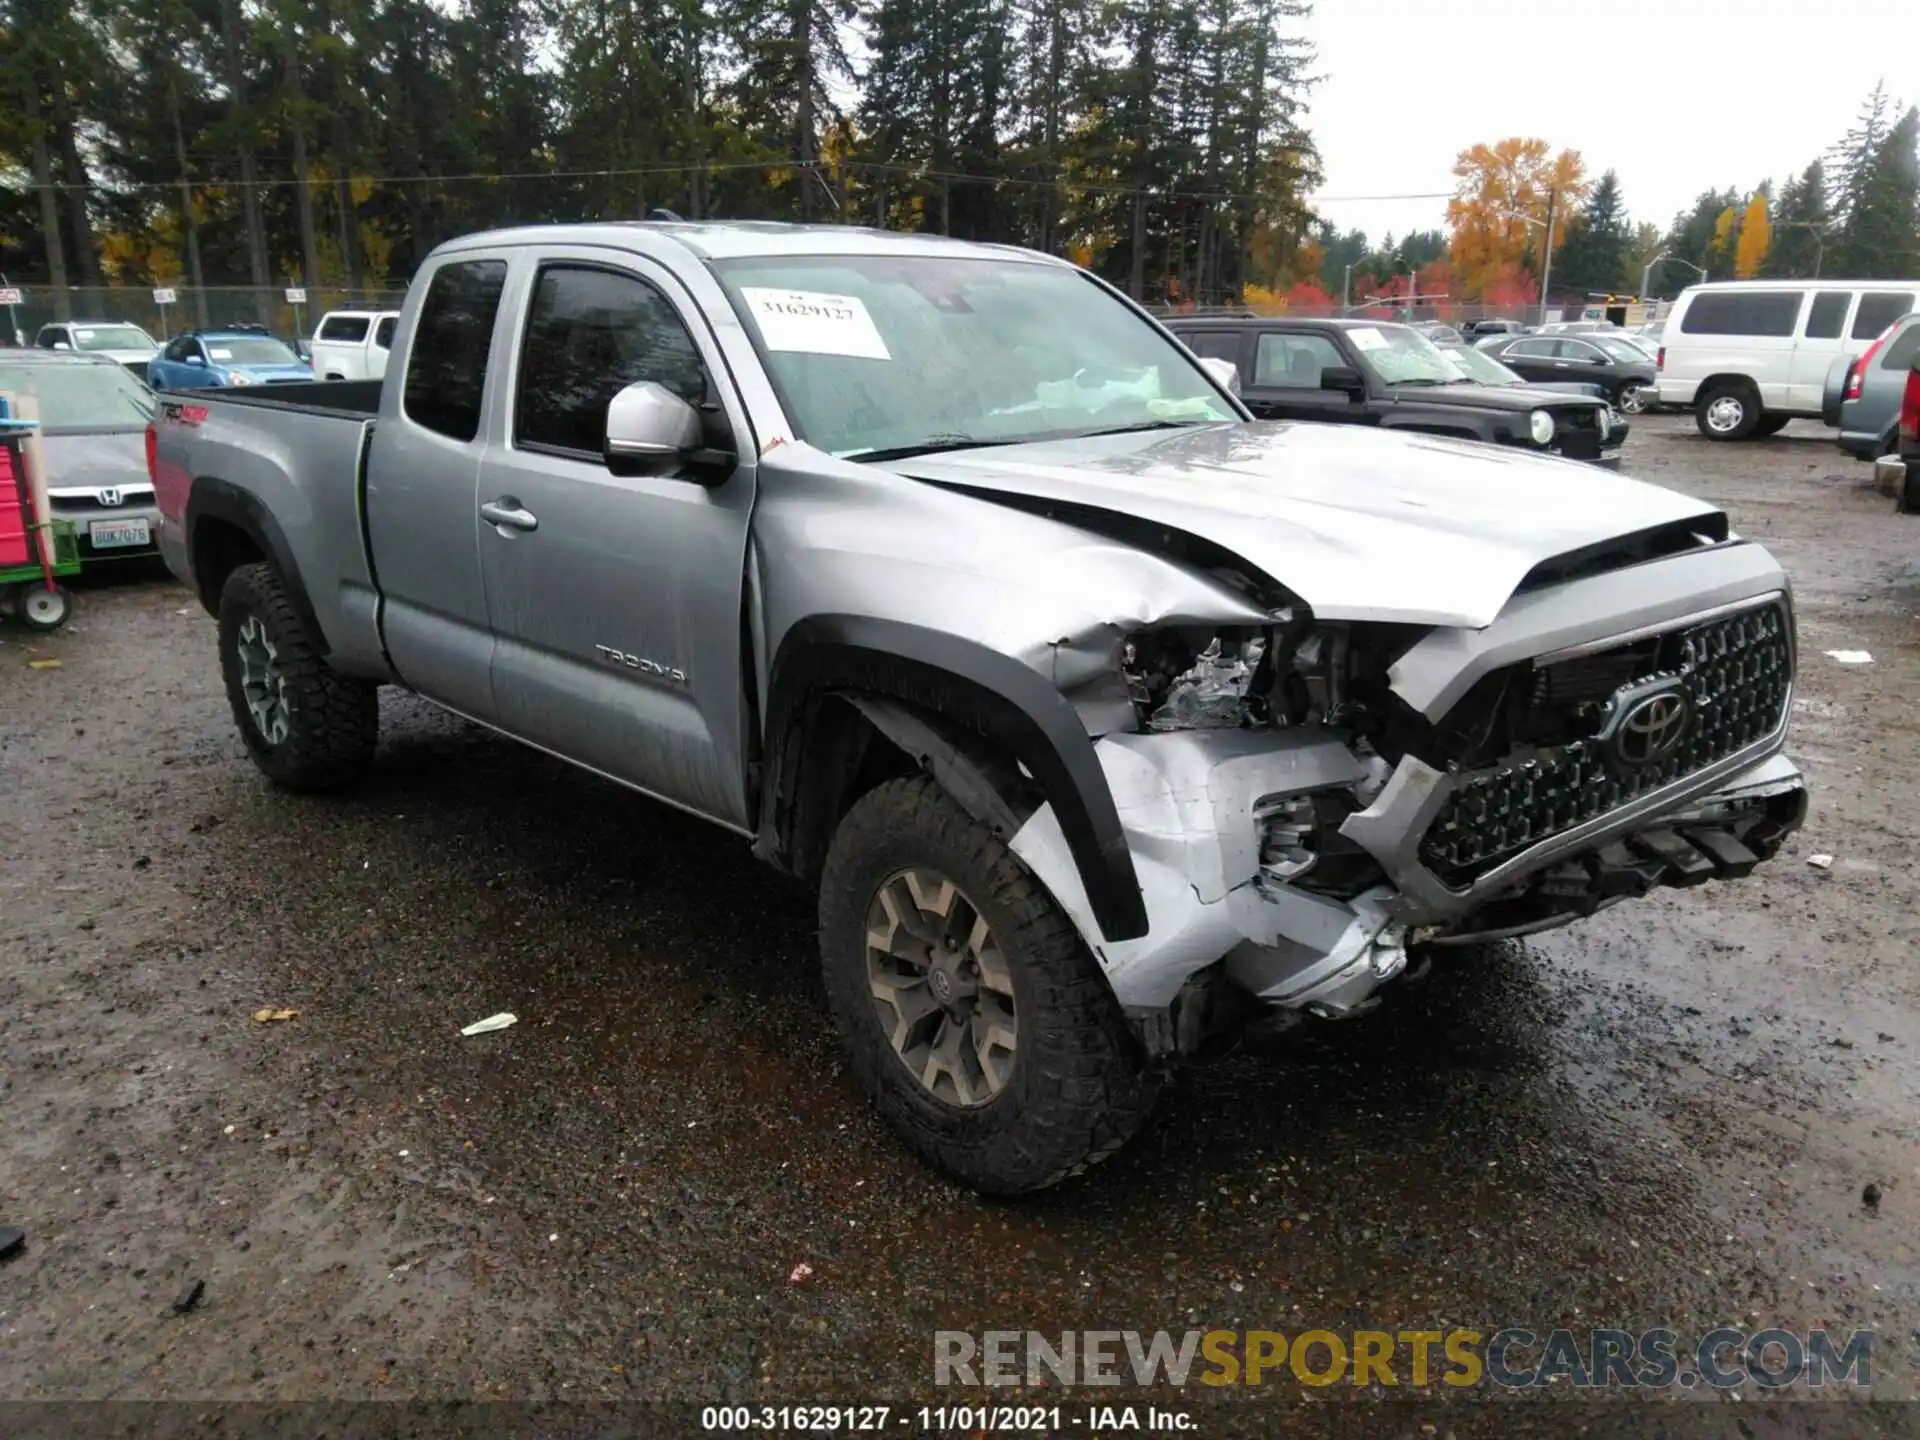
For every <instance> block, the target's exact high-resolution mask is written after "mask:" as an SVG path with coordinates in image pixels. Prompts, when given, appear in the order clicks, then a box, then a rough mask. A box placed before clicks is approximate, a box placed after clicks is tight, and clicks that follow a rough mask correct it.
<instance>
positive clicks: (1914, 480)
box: [1894, 460, 1920, 515]
mask: <svg viewBox="0 0 1920 1440" xmlns="http://www.w3.org/2000/svg"><path fill="white" fill-rule="evenodd" d="M1894 507H1895V509H1897V510H1898V511H1899V513H1900V514H1902V515H1920V460H1909V461H1908V462H1907V474H1906V478H1905V479H1904V480H1902V481H1901V482H1900V495H1899V498H1898V499H1896V500H1895V501H1894Z"/></svg>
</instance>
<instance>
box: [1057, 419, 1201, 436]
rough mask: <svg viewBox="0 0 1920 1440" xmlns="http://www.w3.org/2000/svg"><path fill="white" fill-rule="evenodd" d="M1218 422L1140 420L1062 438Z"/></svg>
mask: <svg viewBox="0 0 1920 1440" xmlns="http://www.w3.org/2000/svg"><path fill="white" fill-rule="evenodd" d="M1219 423H1220V422H1219V421H1218V420H1142V421H1140V423H1139V424H1137V425H1114V426H1111V427H1109V428H1106V429H1100V430H1076V431H1074V432H1073V433H1072V434H1071V435H1065V436H1062V437H1061V438H1062V439H1066V440H1084V439H1087V438H1088V437H1090V436H1093V435H1132V434H1134V433H1136V432H1137V431H1141V430H1191V429H1192V428H1193V427H1194V426H1196V425H1218V424H1219Z"/></svg>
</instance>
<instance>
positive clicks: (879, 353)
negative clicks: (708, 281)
mask: <svg viewBox="0 0 1920 1440" xmlns="http://www.w3.org/2000/svg"><path fill="white" fill-rule="evenodd" d="M740 298H741V299H743V300H745V301H746V302H747V309H748V310H749V311H751V312H752V314H753V320H754V323H755V324H756V325H758V326H759V327H760V338H761V339H762V340H764V341H766V345H767V348H768V349H769V350H799V351H804V352H805V353H807V354H809V355H850V356H852V357H853V358H855V359H858V360H891V359H892V358H893V356H892V355H890V354H889V353H888V352H887V342H886V341H884V340H882V339H881V338H880V332H879V330H877V329H876V328H875V327H874V323H873V317H872V316H871V315H869V314H868V313H867V307H866V304H865V303H864V302H863V301H862V300H861V299H860V297H859V296H858V295H828V294H826V293H824V292H822V291H819V290H769V289H765V288H763V287H760V286H756V285H742V286H741V287H740Z"/></svg>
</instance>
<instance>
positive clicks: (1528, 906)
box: [1012, 546, 1805, 1057]
mask: <svg viewBox="0 0 1920 1440" xmlns="http://www.w3.org/2000/svg"><path fill="white" fill-rule="evenodd" d="M1729 548H1730V549H1741V550H1744V551H1747V552H1750V553H1749V554H1747V555H1746V556H1744V557H1743V558H1742V560H1741V562H1740V564H1739V565H1737V566H1730V565H1729V563H1728V562H1727V561H1726V560H1725V559H1724V558H1722V559H1716V560H1715V561H1713V563H1712V564H1711V565H1710V566H1707V567H1706V568H1705V569H1700V568H1698V567H1696V570H1695V571H1694V572H1689V571H1688V570H1687V568H1686V566H1687V563H1688V562H1687V561H1686V560H1684V559H1678V558H1676V559H1673V560H1667V561H1664V562H1662V563H1660V564H1655V565H1649V566H1647V567H1645V573H1643V574H1642V575H1640V576H1638V577H1634V578H1633V579H1632V580H1630V581H1629V582H1627V583H1629V584H1637V585H1639V586H1641V587H1643V588H1644V589H1645V593H1644V594H1643V595H1641V597H1640V601H1638V602H1636V603H1634V604H1628V603H1626V602H1625V601H1624V600H1623V599H1622V596H1623V595H1624V594H1625V593H1627V592H1623V591H1622V590H1621V589H1620V588H1619V587H1620V585H1621V583H1622V582H1621V579H1620V577H1619V576H1618V575H1617V574H1616V575H1607V576H1599V577H1588V578H1583V579H1576V580H1574V581H1572V582H1569V583H1565V584H1561V585H1558V586H1556V587H1552V588H1550V589H1545V590H1543V593H1542V594H1540V595H1537V596H1524V595H1523V596H1520V597H1516V602H1515V604H1514V605H1513V606H1512V607H1510V609H1511V613H1508V614H1503V615H1502V617H1501V618H1500V619H1499V620H1498V621H1496V622H1495V624H1494V625H1493V626H1490V627H1487V628H1486V629H1484V630H1479V631H1454V630H1446V629H1434V628H1431V627H1424V626H1412V625H1400V624H1390V623H1384V622H1366V621H1363V622H1341V621H1331V620H1326V619H1321V618H1316V617H1314V616H1313V615H1311V614H1310V613H1308V612H1307V610H1306V609H1305V608H1304V607H1303V606H1300V605H1298V604H1292V605H1281V606H1277V607H1274V608H1272V609H1270V610H1269V611H1268V614H1269V616H1270V619H1269V621H1268V623H1265V624H1257V625H1234V626H1223V627H1216V626H1206V625H1179V626H1170V627H1158V628H1153V629H1149V630H1146V631H1142V632H1138V633H1134V634H1130V635H1127V636H1125V637H1124V638H1123V639H1122V640H1121V641H1120V643H1119V644H1118V646H1117V647H1116V653H1115V655H1114V657H1113V659H1112V662H1111V664H1110V666H1109V670H1108V676H1107V678H1106V679H1105V680H1104V681H1103V680H1102V679H1101V678H1100V677H1097V676H1094V675H1091V674H1087V673H1085V672H1084V671H1083V672H1082V673H1081V674H1079V675H1077V676H1076V681H1077V683H1076V684H1075V685H1074V686H1073V687H1072V688H1071V689H1069V691H1068V698H1069V699H1071V700H1073V701H1074V702H1075V704H1076V707H1077V708H1080V710H1081V713H1082V715H1083V718H1084V719H1086V720H1087V722H1088V729H1089V731H1090V732H1091V733H1094V734H1096V735H1098V736H1099V739H1098V741H1097V744H1096V753H1097V755H1098V756H1099V759H1100V762H1101V766H1102V768H1103V770H1104V772H1105V776H1106V779H1107V782H1108V784H1109V786H1110V789H1111V792H1112V795H1113V798H1114V802H1115V805H1116V808H1117V809H1118V812H1119V815H1120V819H1121V822H1122V826H1123V829H1124V832H1125V835H1126V839H1127V844H1128V846H1129V848H1130V850H1131V852H1132V858H1133V862H1134V868H1135V871H1136V873H1137V875H1138V877H1139V881H1140V886H1141V891H1142V895H1143V897H1144V899H1145V901H1146V908H1147V912H1148V916H1149V920H1150V927H1149V931H1148V933H1147V934H1146V935H1144V936H1142V937H1139V938H1137V939H1131V940H1122V941H1117V942H1115V941H1110V940H1108V939H1106V938H1105V937H1104V936H1102V935H1101V933H1100V932H1099V929H1098V927H1096V926H1093V925H1091V924H1090V923H1089V922H1088V918H1087V910H1086V902H1085V896H1084V894H1083V893H1081V891H1080V888H1079V881H1078V877H1077V874H1076V873H1075V870H1074V866H1073V864H1072V861H1071V858H1070V856H1069V855H1068V853H1067V850H1066V847H1065V844H1064V842H1063V840H1062V838H1061V836H1060V834H1059V827H1058V825H1057V824H1055V823H1053V822H1052V818H1051V813H1050V811H1049V810H1048V809H1045V808H1043V809H1041V810H1039V811H1038V812H1036V813H1035V814H1033V815H1032V816H1031V817H1030V818H1029V819H1028V820H1027V821H1026V823H1025V824H1024V825H1023V826H1022V827H1021V828H1020V830H1019V832H1018V833H1017V834H1016V835H1015V836H1014V837H1013V840H1012V848H1013V849H1014V851H1015V853H1016V854H1018V855H1019V856H1020V857H1021V858H1022V860H1023V861H1024V862H1025V863H1026V864H1027V865H1028V866H1029V867H1030V868H1031V869H1033V870H1034V871H1035V873H1036V874H1038V875H1039V876H1040V878H1041V879H1042V880H1043V881H1044V882H1045V883H1046V884H1048V886H1049V887H1050V888H1051V889H1052V890H1053V892H1054V894H1055V896H1056V898H1057V899H1058V900H1059V901H1060V903H1061V904H1062V905H1063V907H1064V908H1065V909H1066V910H1067V911H1068V912H1069V914H1071V915H1072V916H1073V917H1074V918H1075V920H1076V922H1077V923H1078V924H1079V926H1080V929H1081V931H1082V934H1083V935H1085V936H1086V938H1087V940H1088V943H1089V944H1090V945H1091V946H1092V947H1093V949H1094V951H1095V954H1096V956H1097V957H1098V959H1099V961H1100V963H1101V965H1102V967H1103V969H1104V970H1105V973H1106V975H1107V977H1108V979H1109V980H1110V982H1111V983H1112V985H1113V988H1114V991H1115V993H1116V995H1117V996H1118V997H1119V999H1120V1000H1121V1002H1122V1004H1123V1006H1125V1007H1126V1009H1127V1011H1128V1013H1129V1014H1130V1015H1131V1016H1132V1017H1133V1018H1134V1020H1135V1024H1136V1026H1137V1028H1138V1029H1139V1031H1140V1033H1141V1035H1142V1036H1143V1038H1144V1039H1145V1041H1146V1044H1147V1046H1148V1049H1149V1050H1150V1051H1151V1052H1153V1053H1154V1054H1156V1055H1159V1056H1163V1057H1164V1056H1170V1055H1175V1054H1180V1053H1186V1052H1188V1051H1191V1050H1193V1049H1195V1048H1197V1047H1198V1046H1199V1045H1201V1044H1202V1043H1203V1042H1204V1040H1205V1039H1206V1037H1207V1036H1208V1034H1209V1033H1210V1032H1212V1031H1214V1030H1216V1029H1218V1028H1219V1027H1220V1026H1221V1025H1223V1024H1225V1023H1228V1022H1229V1021H1237V1020H1239V1019H1243V1018H1245V1013H1246V1012H1248V1011H1251V1012H1252V1013H1253V1014H1254V1015H1256V1016H1265V1017H1266V1018H1268V1019H1288V1018H1293V1017H1297V1016H1298V1015H1300V1014H1303V1013H1305V1014H1313V1015H1318V1016H1322V1017H1327V1018H1336V1017H1343V1016H1348V1015H1354V1014H1358V1013H1360V1012H1362V1011H1364V1010H1366V1009H1368V1008H1370V1007H1371V1006H1372V1005H1373V1004H1374V1003H1376V1000H1377V995H1378V992H1379V990H1380V989H1381V987H1382V986H1383V985H1385V984H1387V983H1388V982H1389V981H1391V980H1392V979H1394V978H1395V977H1396V976H1398V975H1400V974H1401V973H1402V972H1403V971H1404V970H1405V969H1406V968H1407V966H1408V963H1409V953H1410V950H1413V949H1417V948H1418V947H1423V946H1445V945H1459V944H1463V943H1467V942H1469V941H1484V940H1492V939H1498V938H1504V937H1511V936H1517V935H1525V934H1532V933H1535V932H1537V931H1541V930H1546V929H1550V928H1552V927H1554V926H1558V925H1563V924H1566V923H1568V922H1569V921H1572V920H1576V919H1579V918H1581V917H1583V916H1586V915H1591V914H1594V913H1596V912H1597V911H1599V910H1601V909H1604V908H1607V907H1608V906H1610V905H1613V904H1616V903H1618V902H1619V901H1620V900H1622V899H1627V898H1631V897H1633V896H1636V895H1641V894H1644V893H1646V892H1647V891H1648V890H1650V889H1652V888H1655V887H1657V886H1663V885H1688V884H1696V883H1699V882H1700V881H1703V880H1706V879H1711V878H1737V877H1739V876H1742V875H1744V874H1746V873H1747V872H1748V871H1749V870H1751V869H1752V868H1753V866H1754V865H1756V864H1758V863H1759V862H1760V861H1762V860H1764V859H1766V858H1768V857H1769V856H1771V855H1772V854H1773V853H1774V852H1775V851H1776V850H1777V849H1778V848H1779V845H1780V843H1781V842H1782V840H1783V839H1784V838H1785V837H1786V835H1788V834H1789V833H1791V831H1792V830H1793V829H1795V828H1796V827H1797V826H1798V825H1799V824H1800V822H1801V820H1802V819H1803V817H1804V814H1805V792H1804V788H1803V786H1802V784H1801V781H1800V778H1799V775H1798V772H1797V771H1796V770H1795V769H1794V767H1793V766H1792V764H1791V763H1790V762H1788V761H1787V760H1786V759H1785V758H1784V757H1783V756H1781V755H1780V754H1779V753H1778V752H1779V750H1780V747H1781V745H1782V743H1783V741H1784V736H1785V728H1786V721H1787V714H1788V710H1789V707H1790V704H1791V693H1792V681H1793V668H1794V646H1793V621H1792V611H1791V604H1790V599H1789V597H1788V595H1787V593H1786V590H1785V583H1784V578H1783V577H1781V576H1779V573H1778V570H1777V567H1774V566H1773V564H1772V562H1771V560H1770V559H1767V558H1765V556H1764V552H1760V551H1757V550H1756V549H1755V547H1738V546H1736V547H1729ZM1755 556H1758V557H1760V561H1762V562H1764V563H1759V562H1756V561H1755V559H1754V557H1755ZM1710 576H1718V577H1719V580H1720V581H1721V582H1722V583H1719V584H1718V585H1717V586H1716V585H1706V586H1705V588H1704V589H1703V588H1702V584H1703V580H1704V579H1706V578H1708V577H1710ZM1743 589H1744V590H1746V591H1747V592H1749V593H1746V594H1742V595H1740V596H1739V597H1738V598H1737V599H1734V600H1732V601H1726V600H1724V599H1722V598H1721V597H1722V596H1723V595H1724V594H1725V593H1727V592H1728V591H1729V590H1731V591H1740V590H1743ZM1702 599H1707V600H1713V601H1715V602H1716V603H1713V604H1705V605H1703V604H1701V603H1700V602H1701V600H1702ZM1648 614H1652V615H1653V616H1654V618H1653V619H1652V620H1651V621H1648V620H1647V619H1646V616H1647V615H1648ZM1596 615H1598V616H1601V617H1605V616H1610V615H1611V616H1614V617H1616V618H1615V619H1614V620H1613V621H1612V623H1609V622H1608V621H1607V620H1605V619H1604V618H1603V619H1598V620H1596V619H1595V618H1594V617H1595V616H1596ZM1569 637H1571V642H1572V643H1568V641H1569Z"/></svg>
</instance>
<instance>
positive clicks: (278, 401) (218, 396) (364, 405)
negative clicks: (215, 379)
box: [158, 380, 381, 420]
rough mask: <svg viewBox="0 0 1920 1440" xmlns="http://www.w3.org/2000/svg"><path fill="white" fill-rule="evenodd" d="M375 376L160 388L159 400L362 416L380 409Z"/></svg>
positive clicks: (370, 415) (377, 384) (372, 413)
mask: <svg viewBox="0 0 1920 1440" xmlns="http://www.w3.org/2000/svg"><path fill="white" fill-rule="evenodd" d="M380 383H381V382H380V381H378V380H296V381H292V382H289V383H287V384H275V385H248V386H244V387H238V388H228V387H226V386H221V387H220V388H218V389H208V390H162V391H159V392H158V394H159V398H160V401H161V403H162V404H167V403H170V402H179V403H182V404H190V403H192V402H194V401H198V400H219V401H222V402H230V403H232V404H235V405H254V406H258V407H259V408H260V409H263V410H301V411H305V412H307V413H309V414H313V415H347V416H351V417H353V418H354V419H356V420H365V419H368V418H370V417H372V416H374V415H377V414H379V413H380Z"/></svg>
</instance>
